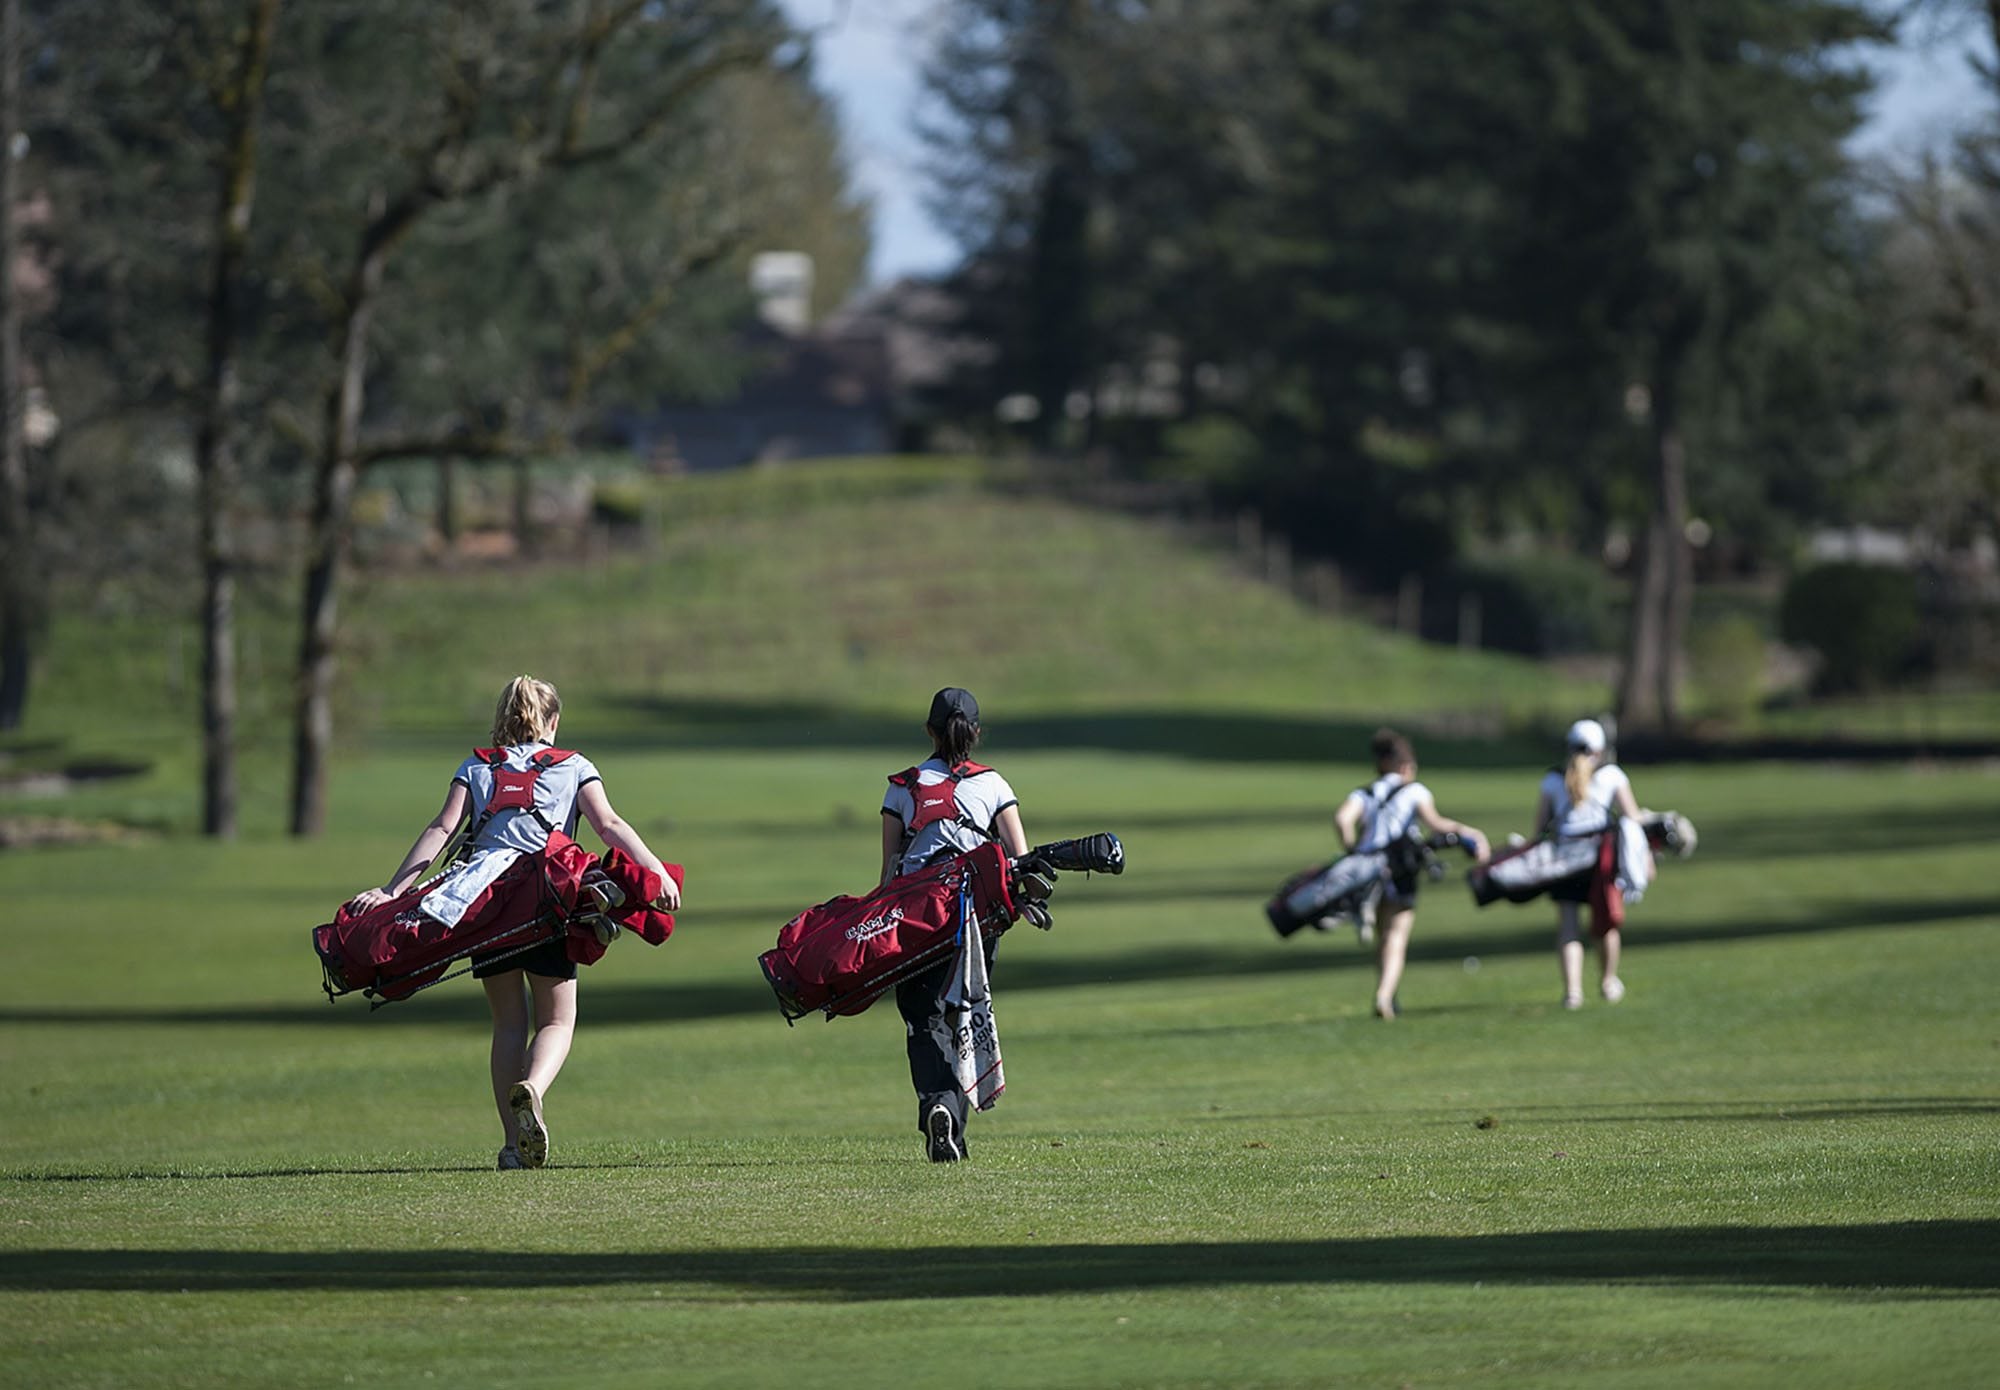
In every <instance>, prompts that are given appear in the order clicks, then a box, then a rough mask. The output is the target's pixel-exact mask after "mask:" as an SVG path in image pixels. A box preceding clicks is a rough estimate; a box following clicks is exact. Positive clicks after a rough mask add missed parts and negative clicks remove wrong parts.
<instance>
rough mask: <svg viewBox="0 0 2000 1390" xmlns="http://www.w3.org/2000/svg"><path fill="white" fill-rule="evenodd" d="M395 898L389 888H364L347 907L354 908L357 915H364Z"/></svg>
mask: <svg viewBox="0 0 2000 1390" xmlns="http://www.w3.org/2000/svg"><path fill="white" fill-rule="evenodd" d="M395 896H396V895H395V894H394V893H391V892H390V891H389V890H388V889H387V888H364V889H362V890H361V891H360V892H359V893H356V894H355V895H354V896H353V897H352V898H350V899H349V900H348V903H347V905H348V906H349V907H351V908H353V909H354V910H355V912H356V913H362V912H367V911H369V910H370V909H372V908H377V907H380V906H381V905H382V904H383V903H386V902H388V901H389V899H391V898H393V897H395Z"/></svg>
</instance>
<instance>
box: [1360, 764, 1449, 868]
mask: <svg viewBox="0 0 2000 1390" xmlns="http://www.w3.org/2000/svg"><path fill="white" fill-rule="evenodd" d="M1347 799H1348V800H1349V801H1355V802H1359V803H1360V804H1361V824H1360V825H1359V826H1358V827H1357V828H1356V831H1355V837H1354V852H1355V853H1356V854H1366V853H1369V852H1371V851H1374V850H1380V849H1387V848H1388V847H1389V846H1390V845H1392V844H1394V843H1395V842H1396V841H1398V840H1400V839H1402V838H1403V836H1405V835H1407V834H1409V832H1410V822H1411V821H1413V820H1415V819H1416V817H1417V808H1418V807H1419V806H1428V805H1430V804H1431V789H1430V788H1429V787H1427V786H1425V785H1424V784H1423V783H1422V782H1405V781H1404V780H1403V774H1402V773H1400V772H1385V773H1383V774H1382V775H1381V776H1380V777H1378V778H1376V779H1375V780H1374V781H1373V782H1371V783H1370V784H1369V785H1367V786H1365V787H1356V788H1355V789H1354V790H1353V791H1351V792H1349V793H1348V794H1347Z"/></svg>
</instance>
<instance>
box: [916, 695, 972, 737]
mask: <svg viewBox="0 0 2000 1390" xmlns="http://www.w3.org/2000/svg"><path fill="white" fill-rule="evenodd" d="M954 714H962V715H964V716H965V717H966V718H967V719H970V720H971V721H972V722H973V723H975V724H977V723H978V722H979V701H977V700H975V699H973V698H972V692H971V691H970V690H960V689H959V688H958V687H957V686H955V685H948V686H946V687H945V688H944V689H942V690H940V691H939V692H938V693H937V694H935V695H933V696H931V715H930V718H928V719H926V720H925V721H924V723H925V724H927V725H929V726H930V727H931V728H933V729H942V728H943V727H944V726H945V725H946V724H948V723H950V722H951V717H952V716H953V715H954Z"/></svg>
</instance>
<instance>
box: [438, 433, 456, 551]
mask: <svg viewBox="0 0 2000 1390" xmlns="http://www.w3.org/2000/svg"><path fill="white" fill-rule="evenodd" d="M437 490H438V495H437V528H438V539H439V540H441V541H443V542H444V548H445V552H446V553H447V554H449V553H450V552H451V551H452V550H454V549H456V548H457V546H458V455H456V454H439V455H438V461H437Z"/></svg>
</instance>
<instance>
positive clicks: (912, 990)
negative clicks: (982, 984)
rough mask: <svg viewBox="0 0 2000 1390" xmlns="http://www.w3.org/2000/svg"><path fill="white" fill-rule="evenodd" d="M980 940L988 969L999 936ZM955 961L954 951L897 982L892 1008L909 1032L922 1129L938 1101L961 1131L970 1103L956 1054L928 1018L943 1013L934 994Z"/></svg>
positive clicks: (941, 987)
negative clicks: (960, 1085)
mask: <svg viewBox="0 0 2000 1390" xmlns="http://www.w3.org/2000/svg"><path fill="white" fill-rule="evenodd" d="M984 940H985V946H986V968H987V970H988V971H989V972H990V971H991V970H992V969H993V951H994V948H995V947H996V946H998V945H999V944H1000V938H999V937H998V936H994V935H988V936H987V937H985V939H984ZM956 964H958V958H957V956H956V955H954V956H952V957H951V958H950V959H948V960H945V961H943V962H942V963H940V964H938V965H934V966H932V967H931V968H930V969H929V970H926V971H925V972H924V973H923V974H921V975H912V976H911V977H910V978H909V979H907V980H905V981H903V983H901V984H900V985H897V986H896V1012H898V1013H900V1014H901V1015H902V1016H903V1027H904V1030H905V1031H906V1032H907V1033H908V1034H909V1036H908V1037H907V1038H906V1039H905V1040H904V1043H905V1046H906V1047H907V1048H908V1050H909V1054H910V1084H911V1085H912V1086H914V1087H916V1090H917V1128H918V1129H919V1130H921V1129H923V1127H924V1116H926V1115H928V1114H930V1113H931V1107H932V1106H934V1105H942V1106H943V1107H944V1108H945V1109H946V1110H948V1111H950V1112H951V1123H952V1129H953V1130H954V1131H955V1132H956V1133H958V1134H961V1135H962V1134H964V1133H965V1121H966V1118H967V1116H968V1114H969V1113H970V1109H971V1107H970V1106H969V1105H968V1104H967V1102H966V1099H965V1092H963V1091H961V1090H959V1088H958V1067H957V1065H956V1063H957V1058H955V1057H954V1056H953V1055H952V1054H951V1052H950V1051H949V1050H947V1049H946V1048H944V1047H943V1046H941V1045H940V1044H939V1042H938V1039H937V1034H936V1033H934V1032H932V1031H931V1023H932V1021H933V1020H935V1019H937V1018H939V1017H941V1016H942V1015H943V1013H944V1010H943V1009H942V1008H940V1007H939V1005H938V996H939V995H941V994H943V993H944V987H945V985H946V984H947V983H948V982H949V981H950V980H951V972H952V967H953V966H955V965H956Z"/></svg>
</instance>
